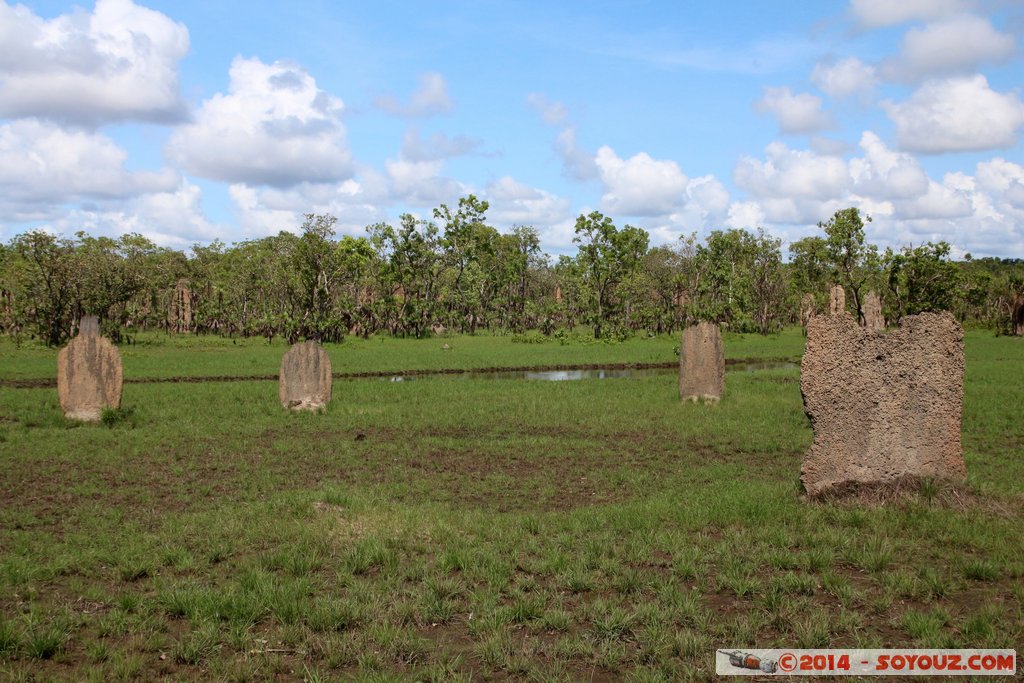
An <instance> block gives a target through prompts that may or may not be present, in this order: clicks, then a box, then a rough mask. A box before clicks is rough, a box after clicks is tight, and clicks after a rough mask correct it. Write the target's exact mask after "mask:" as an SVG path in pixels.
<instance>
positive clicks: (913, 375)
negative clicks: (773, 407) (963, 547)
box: [800, 313, 967, 497]
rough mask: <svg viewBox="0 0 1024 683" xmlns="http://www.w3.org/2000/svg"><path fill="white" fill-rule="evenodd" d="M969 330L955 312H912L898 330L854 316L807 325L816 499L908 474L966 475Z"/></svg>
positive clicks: (804, 374) (810, 489) (807, 462)
mask: <svg viewBox="0 0 1024 683" xmlns="http://www.w3.org/2000/svg"><path fill="white" fill-rule="evenodd" d="M963 377H964V345H963V330H962V329H961V328H960V325H959V324H957V322H956V320H955V319H954V318H953V316H951V315H950V314H948V313H940V314H939V313H922V314H920V315H915V316H909V317H907V318H905V319H904V320H903V324H902V325H901V327H900V328H899V329H897V330H894V331H892V332H890V333H888V334H886V333H884V332H877V331H872V330H868V329H865V328H862V327H860V326H858V325H857V323H856V321H855V320H854V319H853V317H852V316H850V315H849V314H847V313H842V314H839V315H832V316H819V317H816V318H814V319H812V320H811V321H810V322H809V323H808V326H807V349H806V351H805V352H804V357H803V362H802V364H801V367H800V390H801V393H802V394H803V398H804V409H805V410H806V412H807V416H808V417H809V418H810V419H811V423H812V425H813V426H814V443H813V444H812V445H811V449H810V450H809V451H808V453H807V455H806V456H805V458H804V463H803V468H802V472H801V481H802V482H803V486H804V489H805V490H806V491H807V494H808V495H809V496H812V497H815V496H820V495H823V494H825V493H828V492H830V491H835V490H840V489H841V488H843V487H849V486H851V485H855V484H869V483H881V484H884V483H888V482H892V481H895V480H899V479H904V478H907V477H930V478H931V477H937V478H943V479H956V478H963V477H965V476H966V474H967V470H966V468H965V467H964V459H963V447H962V445H961V443H960V420H961V415H962V412H963Z"/></svg>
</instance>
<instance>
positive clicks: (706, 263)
mask: <svg viewBox="0 0 1024 683" xmlns="http://www.w3.org/2000/svg"><path fill="white" fill-rule="evenodd" d="M487 210H488V204H487V202H486V201H482V200H480V199H478V198H477V197H475V196H473V195H470V196H468V197H464V198H462V199H460V200H459V202H458V205H457V206H454V207H448V206H447V205H444V204H442V205H441V206H440V207H438V208H437V209H435V210H434V211H433V213H432V219H421V218H417V217H415V216H412V215H409V214H406V215H403V216H402V217H401V218H400V219H399V221H398V223H397V225H392V224H389V223H378V224H375V225H371V226H368V227H367V229H366V232H367V234H366V236H365V237H352V236H348V235H343V236H341V237H340V238H336V234H335V229H334V227H335V223H336V219H335V218H334V217H333V216H329V215H315V214H308V215H307V216H306V220H305V223H304V224H303V225H302V226H301V231H300V234H295V233H291V232H280V233H279V234H277V235H274V236H271V237H265V238H262V239H255V240H247V241H243V242H238V243H236V244H233V245H231V246H228V245H226V244H224V243H223V242H220V241H215V242H213V243H212V244H209V245H205V246H204V245H195V246H193V247H192V249H191V253H188V254H186V253H184V252H182V251H177V250H174V249H168V248H163V247H158V246H156V245H155V244H154V243H153V242H151V241H150V240H148V239H146V238H145V237H142V236H141V235H137V234H127V235H124V236H122V237H119V238H116V239H115V238H109V237H92V236H89V235H87V234H85V233H82V232H80V233H78V234H77V235H76V236H75V237H74V238H65V237H59V236H55V235H52V234H49V233H47V232H43V231H31V232H26V233H24V234H21V235H18V236H16V237H14V238H13V239H11V240H10V241H9V242H7V243H6V244H0V331H2V332H3V333H5V334H7V335H10V336H12V337H14V338H15V339H16V340H18V341H20V340H24V339H38V340H41V341H43V342H45V343H47V344H50V345H58V344H62V343H64V342H65V341H67V339H68V338H69V337H70V336H72V335H73V334H74V333H75V325H76V322H77V320H78V319H79V318H80V317H81V316H83V315H87V314H89V315H97V316H99V317H100V319H101V321H102V324H103V326H104V330H105V332H106V333H107V334H109V335H110V336H112V337H113V338H114V339H115V340H121V339H122V338H123V336H124V335H128V334H131V333H133V332H134V331H137V330H147V329H148V330H154V329H166V330H169V331H178V332H184V331H188V332H192V333H196V334H219V335H240V336H246V337H249V336H264V337H266V338H267V339H268V340H269V339H273V338H274V337H284V338H286V339H287V340H288V341H289V342H294V341H297V340H299V339H316V340H320V341H327V342H337V341H341V340H342V339H343V338H344V337H345V336H346V335H370V334H374V333H387V334H392V335H401V336H413V337H423V336H426V335H429V334H434V333H437V332H440V331H441V330H442V329H443V330H451V331H459V332H464V333H470V334H472V333H474V332H476V331H478V330H492V331H507V332H513V333H525V332H528V331H536V332H538V333H539V334H543V335H551V334H554V333H556V332H557V331H558V330H561V329H568V330H574V329H575V328H577V327H581V328H585V329H586V330H587V332H588V333H591V332H592V334H593V336H594V337H596V338H603V339H614V338H620V337H623V336H628V335H631V334H635V333H637V332H641V331H646V332H650V333H664V332H673V331H677V330H679V329H681V328H683V327H685V326H687V325H689V324H691V323H692V322H694V321H697V320H712V321H715V322H718V323H720V324H722V325H723V326H724V327H725V328H726V329H729V330H733V331H741V332H759V333H761V334H768V333H771V332H773V331H777V330H779V329H780V328H781V327H783V326H785V325H788V324H794V323H797V322H800V320H801V312H802V311H801V308H802V307H807V305H808V304H810V303H812V302H813V306H814V307H815V308H817V310H819V311H821V310H823V309H824V307H825V306H826V301H827V291H828V288H829V287H830V286H831V285H833V284H840V285H842V286H843V287H844V288H845V289H846V291H847V299H848V307H849V309H850V312H851V313H853V314H854V315H856V316H858V317H860V318H863V311H862V302H863V299H864V295H865V294H866V293H867V292H869V291H875V292H877V293H878V294H879V295H880V296H881V299H882V301H883V307H884V313H885V316H886V319H887V320H888V321H890V322H891V323H896V322H898V321H899V320H900V319H901V318H902V317H903V316H906V315H911V314H914V313H919V312H922V311H935V310H948V311H951V312H952V313H953V314H954V315H956V317H957V318H958V319H959V320H960V321H961V322H962V323H964V324H965V325H968V326H984V327H989V328H993V329H996V330H998V331H1002V332H1009V331H1010V328H1011V325H1012V320H1013V319H1014V315H1015V314H1017V313H1018V312H1017V311H1015V306H1017V307H1020V306H1021V305H1022V302H1024V261H1022V260H1021V259H995V258H983V259H972V258H971V257H970V255H967V256H966V257H965V258H964V259H963V260H961V261H953V260H952V259H951V257H950V253H951V248H950V245H949V244H947V243H946V242H938V243H932V242H926V243H924V244H921V245H919V246H906V247H904V248H902V249H898V250H894V249H891V248H887V249H885V250H884V251H883V250H880V249H879V248H878V247H877V246H876V245H873V244H870V243H869V242H867V241H866V239H865V231H864V224H865V221H870V220H871V219H870V217H865V216H862V215H861V214H860V212H859V211H858V210H857V209H855V208H849V209H843V210H840V211H837V212H836V213H835V214H834V215H833V216H832V217H831V218H829V219H828V220H827V221H824V222H821V223H819V224H818V225H817V229H816V232H815V233H814V234H812V235H810V236H808V237H805V238H803V239H800V240H798V241H795V242H793V243H792V244H791V245H790V246H789V259H788V260H787V261H784V260H783V256H782V248H781V247H782V242H781V240H779V239H778V238H775V237H772V236H771V235H769V234H767V233H765V232H764V231H763V230H761V229H758V230H757V231H756V232H751V231H748V230H737V229H729V230H714V231H711V232H710V233H709V234H708V235H707V236H706V237H705V238H704V239H703V240H698V238H697V235H696V233H694V234H691V235H684V236H682V237H680V238H679V239H678V240H677V241H676V242H674V243H672V244H668V245H665V246H657V247H651V246H650V244H649V235H648V233H647V232H646V231H645V230H643V229H641V228H638V227H634V226H630V225H625V226H623V227H621V228H620V227H617V226H616V225H615V223H614V222H613V220H612V219H611V218H609V217H608V216H605V215H603V214H602V213H600V212H596V211H595V212H592V213H590V214H586V215H581V216H579V218H578V219H577V220H576V226H575V238H574V240H573V241H574V242H575V244H576V245H577V248H578V250H577V253H576V255H575V256H560V257H558V258H557V259H552V258H551V257H550V256H548V255H546V254H544V253H543V252H542V251H541V248H540V237H539V234H538V232H537V230H536V229H534V228H532V227H529V226H517V227H515V228H513V229H512V230H511V231H509V232H506V233H502V232H499V231H498V230H496V229H495V228H493V227H491V226H489V225H488V224H487V220H486V213H487ZM808 295H810V296H808Z"/></svg>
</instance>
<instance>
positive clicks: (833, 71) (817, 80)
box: [811, 57, 878, 97]
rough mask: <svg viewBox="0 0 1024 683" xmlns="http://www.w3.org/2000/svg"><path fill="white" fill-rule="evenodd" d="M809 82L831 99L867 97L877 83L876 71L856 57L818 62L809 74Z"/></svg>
mask: <svg viewBox="0 0 1024 683" xmlns="http://www.w3.org/2000/svg"><path fill="white" fill-rule="evenodd" d="M811 82H812V83H814V85H815V86H816V87H817V88H818V89H819V90H821V91H822V92H823V93H825V94H826V95H829V96H831V97H850V96H852V95H867V94H868V93H870V92H871V91H872V90H874V88H875V85H876V84H877V82H878V75H877V70H876V69H875V67H873V66H871V65H870V64H865V63H864V62H862V61H860V60H859V59H857V58H856V57H847V58H846V59H841V60H839V61H825V62H819V63H818V64H816V65H815V66H814V71H813V72H812V73H811Z"/></svg>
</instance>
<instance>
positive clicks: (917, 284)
mask: <svg viewBox="0 0 1024 683" xmlns="http://www.w3.org/2000/svg"><path fill="white" fill-rule="evenodd" d="M949 253H950V246H949V244H948V243H946V242H939V243H938V244H933V243H931V242H926V243H925V244H922V245H921V246H919V247H910V246H907V247H904V248H903V249H901V250H899V251H894V250H892V249H891V248H890V249H886V251H885V255H884V257H883V258H882V263H883V267H884V269H885V281H886V284H887V292H886V294H887V296H886V300H887V301H886V302H887V303H888V304H889V305H888V308H889V311H888V314H889V318H890V319H892V320H894V321H898V320H900V319H901V318H903V317H904V316H907V315H913V314H915V313H921V312H924V311H949V310H953V309H954V308H955V307H956V304H957V299H958V297H960V296H962V292H961V291H960V290H961V287H960V285H961V283H962V282H963V281H964V277H963V275H962V274H961V271H960V269H959V268H958V267H957V265H956V264H955V263H953V262H952V261H950V260H949Z"/></svg>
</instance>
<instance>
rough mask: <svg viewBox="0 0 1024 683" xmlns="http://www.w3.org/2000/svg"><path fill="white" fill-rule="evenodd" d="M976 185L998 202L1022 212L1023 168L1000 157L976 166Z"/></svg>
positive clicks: (1023, 207)
mask: <svg viewBox="0 0 1024 683" xmlns="http://www.w3.org/2000/svg"><path fill="white" fill-rule="evenodd" d="M975 176H976V178H977V180H978V185H979V186H980V187H981V188H983V189H984V190H985V191H986V192H988V193H989V194H990V195H992V196H994V197H996V198H997V200H998V201H1002V202H1005V203H1006V204H1008V205H1009V206H1011V207H1013V208H1015V209H1022V210H1024V167H1021V166H1020V165H1018V164H1015V163H1013V162H1010V161H1007V160H1006V159H1003V158H1001V157H997V158H995V159H991V160H989V161H984V162H982V163H979V164H978V167H977V172H976V174H975Z"/></svg>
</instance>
